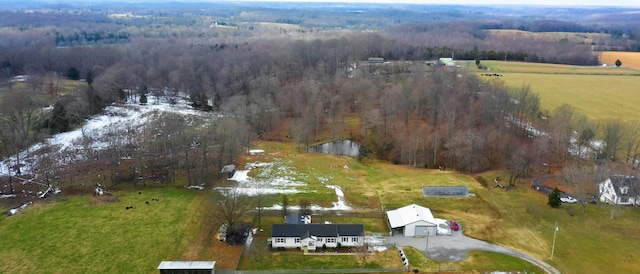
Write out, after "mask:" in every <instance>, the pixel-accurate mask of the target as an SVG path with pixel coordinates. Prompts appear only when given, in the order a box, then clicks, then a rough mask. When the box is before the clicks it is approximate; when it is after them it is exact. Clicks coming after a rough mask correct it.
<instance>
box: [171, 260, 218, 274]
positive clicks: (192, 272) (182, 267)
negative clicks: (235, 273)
mask: <svg viewBox="0 0 640 274" xmlns="http://www.w3.org/2000/svg"><path fill="white" fill-rule="evenodd" d="M215 266H216V262H215V261H162V262H161V263H160V265H159V266H158V270H159V271H160V274H186V273H189V274H215Z"/></svg>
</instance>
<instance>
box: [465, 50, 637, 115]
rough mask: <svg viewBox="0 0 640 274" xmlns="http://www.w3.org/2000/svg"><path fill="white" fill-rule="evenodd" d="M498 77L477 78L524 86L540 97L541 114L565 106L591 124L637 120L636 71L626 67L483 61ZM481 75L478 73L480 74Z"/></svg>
mask: <svg viewBox="0 0 640 274" xmlns="http://www.w3.org/2000/svg"><path fill="white" fill-rule="evenodd" d="M482 63H483V64H485V65H486V66H488V67H489V68H491V72H493V73H499V74H501V75H502V76H501V77H486V76H480V77H481V79H484V80H486V81H501V82H502V83H503V84H504V85H506V86H507V87H510V88H513V89H518V88H520V87H522V86H525V85H528V86H530V87H531V89H532V90H533V92H536V93H538V94H539V95H540V101H541V108H542V109H543V111H547V112H549V113H550V112H552V111H553V110H554V109H556V108H557V107H559V106H561V105H563V104H567V105H570V106H572V107H573V108H574V109H576V110H577V111H578V112H580V113H582V114H584V115H586V116H587V117H589V118H590V119H592V120H596V121H602V120H607V119H621V120H627V121H628V120H640V117H638V116H637V113H638V112H639V111H640V90H638V88H637V84H638V82H639V81H640V70H639V69H635V68H629V67H622V68H616V67H610V66H609V67H606V68H605V67H578V66H568V65H553V64H532V63H524V62H501V61H483V62H482ZM481 73H484V72H478V74H481Z"/></svg>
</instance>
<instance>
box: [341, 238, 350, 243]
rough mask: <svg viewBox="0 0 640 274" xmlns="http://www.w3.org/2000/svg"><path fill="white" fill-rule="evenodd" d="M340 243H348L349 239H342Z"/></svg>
mask: <svg viewBox="0 0 640 274" xmlns="http://www.w3.org/2000/svg"><path fill="white" fill-rule="evenodd" d="M341 242H343V243H346V242H349V237H342V240H341Z"/></svg>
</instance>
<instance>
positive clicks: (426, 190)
mask: <svg viewBox="0 0 640 274" xmlns="http://www.w3.org/2000/svg"><path fill="white" fill-rule="evenodd" d="M422 195H424V197H466V196H468V195H469V188H468V187H466V186H424V187H422Z"/></svg>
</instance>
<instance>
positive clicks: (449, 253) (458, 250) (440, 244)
mask: <svg viewBox="0 0 640 274" xmlns="http://www.w3.org/2000/svg"><path fill="white" fill-rule="evenodd" d="M386 242H387V243H388V244H397V245H399V246H411V247H414V248H416V249H418V250H420V251H423V252H424V251H425V250H426V252H427V256H428V257H429V258H432V259H436V260H439V261H448V262H455V261H460V260H464V259H465V258H467V257H468V256H469V251H470V250H484V251H491V252H496V253H502V254H506V255H509V256H513V257H516V258H520V259H522V260H525V261H528V262H530V263H532V264H534V265H537V266H538V267H540V268H542V269H543V270H544V271H545V272H547V273H551V274H560V271H558V270H557V269H556V268H554V267H553V266H551V265H549V264H547V263H546V262H544V261H543V260H541V259H538V258H535V257H532V256H529V255H527V254H524V253H522V252H519V251H516V250H513V249H510V248H506V247H503V246H499V245H494V244H490V243H487V242H484V241H480V240H477V239H473V238H469V237H467V236H464V235H463V234H462V231H454V232H453V235H451V236H430V237H429V238H428V240H427V237H404V236H391V237H387V238H386ZM427 242H428V243H427ZM427 244H428V249H427Z"/></svg>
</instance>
